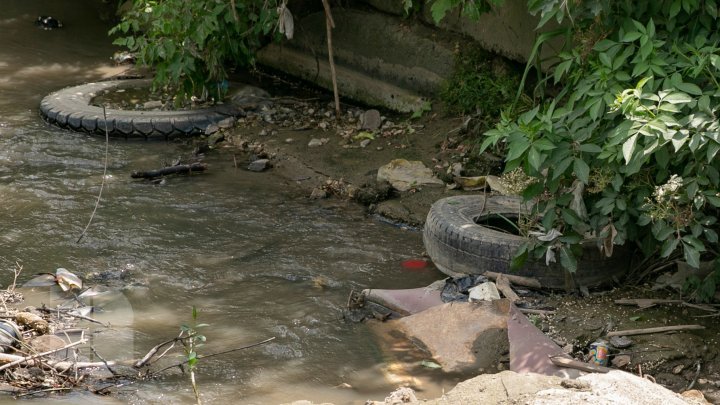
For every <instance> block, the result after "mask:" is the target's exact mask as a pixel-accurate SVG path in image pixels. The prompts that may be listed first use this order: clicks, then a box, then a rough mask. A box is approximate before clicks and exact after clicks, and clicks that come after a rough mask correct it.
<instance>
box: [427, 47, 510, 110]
mask: <svg viewBox="0 0 720 405" xmlns="http://www.w3.org/2000/svg"><path fill="white" fill-rule="evenodd" d="M519 85H520V78H519V74H517V73H516V72H514V71H513V70H512V68H511V67H510V66H509V64H507V63H505V62H503V61H501V60H500V59H499V58H498V57H496V56H493V55H491V54H490V53H488V52H485V51H482V50H480V49H463V50H461V51H459V53H458V55H457V56H456V58H455V71H454V73H453V75H452V76H451V77H450V78H449V79H448V81H447V83H445V85H444V87H443V89H442V91H441V93H440V97H441V98H442V100H443V102H444V103H445V105H446V107H447V109H448V111H449V112H452V113H463V114H465V113H476V112H479V113H480V114H481V115H483V116H499V115H500V111H501V110H502V108H503V106H506V105H508V104H509V103H510V102H511V101H512V99H513V96H514V95H515V91H516V90H517V88H518V86H519Z"/></svg>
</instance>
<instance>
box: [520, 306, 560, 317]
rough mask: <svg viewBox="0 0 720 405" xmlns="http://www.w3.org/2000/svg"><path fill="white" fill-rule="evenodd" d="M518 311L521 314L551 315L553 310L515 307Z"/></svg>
mask: <svg viewBox="0 0 720 405" xmlns="http://www.w3.org/2000/svg"><path fill="white" fill-rule="evenodd" d="M516 308H517V310H518V311H520V312H522V313H523V314H534V315H552V314H554V313H555V311H548V310H546V309H532V308H520V307H516Z"/></svg>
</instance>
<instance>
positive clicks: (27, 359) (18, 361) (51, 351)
mask: <svg viewBox="0 0 720 405" xmlns="http://www.w3.org/2000/svg"><path fill="white" fill-rule="evenodd" d="M86 342H87V340H85V339H81V340H78V341H77V342H73V343H70V344H67V345H65V346H64V347H61V348H59V349H54V350H48V351H47V352H42V353H38V354H35V355H32V356H27V357H22V356H13V355H10V354H6V355H4V356H12V357H19V359H16V360H14V361H11V362H10V363H7V364H5V365H3V366H0V371H2V370H5V369H8V368H10V367H14V366H17V365H18V364H22V363H27V362H28V361H31V360H35V359H37V358H40V357H44V356H47V355H49V354H53V353H56V352H59V351H62V350H65V349H69V348H71V347H75V346H77V345H80V344H83V343H86ZM4 356H3V357H4ZM0 361H1V360H0Z"/></svg>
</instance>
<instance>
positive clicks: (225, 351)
mask: <svg viewBox="0 0 720 405" xmlns="http://www.w3.org/2000/svg"><path fill="white" fill-rule="evenodd" d="M272 340H275V337H274V336H273V337H271V338H269V339H265V340H263V341H262V342H257V343H253V344H251V345H248V346H243V347H238V348H235V349H230V350H224V351H222V352H217V353H211V354H206V355H204V356H197V359H198V360H200V359H207V358H208V357H213V356H220V355H223V354H227V353H232V352H237V351H239V350H245V349H250V348H251V347H255V346H260V345H264V344H265V343H268V342H270V341H272ZM188 361H189V360H187V359H186V360H183V361H181V362H179V363H175V364H173V365H170V366H167V367H165V368H162V369H160V370H158V371H155V372H153V373H152V374H160V373H162V372H163V371H165V370H169V369H171V368H174V367H180V366H182V365H183V364H186V363H187V362H188Z"/></svg>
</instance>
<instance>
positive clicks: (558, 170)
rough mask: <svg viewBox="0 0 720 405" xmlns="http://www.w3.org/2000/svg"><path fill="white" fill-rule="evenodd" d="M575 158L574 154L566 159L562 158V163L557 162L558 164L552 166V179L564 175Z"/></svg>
mask: <svg viewBox="0 0 720 405" xmlns="http://www.w3.org/2000/svg"><path fill="white" fill-rule="evenodd" d="M574 160H575V159H574V158H573V157H572V156H569V157H566V158H565V159H563V160H561V161H560V163H558V164H557V166H554V167H553V168H552V170H553V175H552V180H555V179H557V178H558V177H560V176H562V175H563V174H564V173H565V171H566V170H567V168H568V167H570V165H571V164H572V163H573V161H574Z"/></svg>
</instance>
